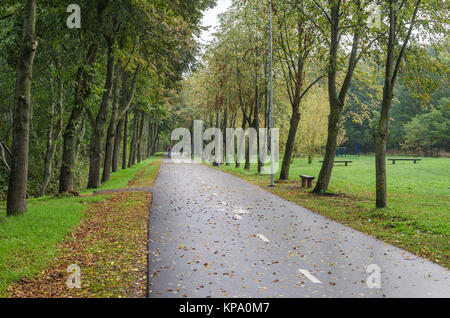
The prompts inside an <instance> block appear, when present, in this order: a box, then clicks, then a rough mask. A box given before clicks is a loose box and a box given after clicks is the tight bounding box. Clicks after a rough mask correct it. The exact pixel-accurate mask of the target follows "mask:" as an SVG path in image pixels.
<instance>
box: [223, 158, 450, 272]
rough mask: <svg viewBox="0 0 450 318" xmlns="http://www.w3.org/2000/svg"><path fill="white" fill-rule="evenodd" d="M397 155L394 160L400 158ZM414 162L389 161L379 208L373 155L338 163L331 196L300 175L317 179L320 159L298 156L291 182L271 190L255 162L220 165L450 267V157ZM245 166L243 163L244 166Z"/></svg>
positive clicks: (274, 191)
mask: <svg viewBox="0 0 450 318" xmlns="http://www.w3.org/2000/svg"><path fill="white" fill-rule="evenodd" d="M397 157H398V156H395V157H393V158H397ZM421 159H422V161H420V162H418V163H417V164H413V162H401V161H400V162H396V164H395V165H392V163H391V162H390V161H389V163H388V164H387V176H388V200H389V201H388V202H389V207H388V208H386V209H381V210H377V209H375V208H374V206H375V165H374V162H375V158H374V157H371V156H362V157H361V158H355V157H354V156H348V157H347V158H346V159H345V160H353V163H351V164H350V165H349V166H348V167H345V166H344V165H342V164H336V165H335V167H334V169H333V174H332V178H331V183H330V188H329V190H330V191H331V192H333V193H334V195H330V196H316V195H313V194H311V193H310V191H308V190H305V189H302V188H301V183H300V182H299V175H300V174H307V175H311V176H315V177H317V176H318V174H319V171H320V167H321V163H319V162H318V160H320V159H316V160H314V162H313V163H312V164H311V165H308V164H307V160H306V159H294V161H293V163H292V165H291V170H290V179H291V180H290V181H288V182H281V183H277V186H276V187H275V188H273V189H272V188H269V187H268V186H267V185H268V184H269V183H270V176H269V175H259V174H257V171H256V169H257V168H256V164H255V165H252V168H251V169H250V170H249V171H245V170H243V169H242V168H241V169H236V168H235V167H234V165H230V166H222V167H221V168H220V169H221V170H224V171H228V172H230V173H233V174H235V175H237V176H239V177H242V178H244V179H246V180H248V181H249V182H251V183H253V184H256V185H258V186H261V187H264V188H265V189H267V190H269V191H272V192H273V193H275V194H277V195H279V196H281V197H284V198H286V199H288V200H291V201H293V202H296V203H298V204H300V205H302V206H304V207H306V208H309V209H311V210H313V211H316V212H318V213H321V214H323V215H325V216H328V217H330V218H332V219H335V220H337V221H339V222H341V223H344V224H346V225H349V226H351V227H353V228H355V229H358V230H360V231H362V232H365V233H367V234H370V235H373V236H375V237H377V238H380V239H382V240H384V241H386V242H389V243H392V244H394V245H397V246H399V247H402V248H405V249H407V250H409V251H411V252H413V253H415V254H417V255H421V256H424V257H427V258H429V259H431V260H433V261H435V262H437V263H440V264H442V265H443V266H446V267H447V268H448V267H449V265H450V257H449V251H450V243H449V237H450V188H449V187H450V184H449V180H450V159H448V158H421ZM241 166H243V165H241ZM278 177H279V173H278V175H277V176H276V178H277V179H278Z"/></svg>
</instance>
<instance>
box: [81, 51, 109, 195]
mask: <svg viewBox="0 0 450 318" xmlns="http://www.w3.org/2000/svg"><path fill="white" fill-rule="evenodd" d="M114 69H115V67H114V56H113V52H112V43H109V44H108V62H107V67H106V81H105V91H104V93H103V97H102V102H101V105H100V109H99V111H98V114H97V117H96V119H95V120H94V118H93V116H92V113H91V112H90V110H89V109H87V114H88V116H89V121H90V123H91V126H92V136H91V145H90V155H89V179H88V186H87V187H88V189H96V188H99V187H100V186H101V167H102V162H103V161H102V157H103V139H104V137H105V127H106V123H107V121H108V113H109V108H110V104H111V97H112V88H113V81H114Z"/></svg>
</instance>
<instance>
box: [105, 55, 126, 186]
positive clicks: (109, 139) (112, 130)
mask: <svg viewBox="0 0 450 318" xmlns="http://www.w3.org/2000/svg"><path fill="white" fill-rule="evenodd" d="M121 67H122V66H121V65H120V62H118V64H117V66H116V78H115V80H114V92H113V109H112V112H111V118H110V121H109V127H108V133H107V134H106V146H105V162H104V164H103V175H102V182H106V181H108V180H109V179H110V178H111V170H112V161H113V152H114V142H115V138H116V131H117V119H118V117H119V115H118V111H119V98H120V85H121V80H122V74H121Z"/></svg>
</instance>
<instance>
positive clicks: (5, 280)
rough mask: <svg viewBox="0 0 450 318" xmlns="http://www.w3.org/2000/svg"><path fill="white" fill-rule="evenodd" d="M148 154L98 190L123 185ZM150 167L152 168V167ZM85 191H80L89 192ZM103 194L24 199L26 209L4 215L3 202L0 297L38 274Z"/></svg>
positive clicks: (132, 176) (143, 165) (136, 172)
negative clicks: (25, 279)
mask: <svg viewBox="0 0 450 318" xmlns="http://www.w3.org/2000/svg"><path fill="white" fill-rule="evenodd" d="M155 160H161V159H160V158H158V157H152V158H150V159H148V160H145V161H143V162H141V163H139V164H136V165H135V166H133V167H132V168H129V169H127V170H121V171H119V172H117V173H114V174H112V177H111V180H110V181H108V182H106V183H105V184H104V185H103V186H102V187H101V189H115V188H123V187H126V186H127V184H128V182H129V181H130V180H131V179H133V178H134V177H135V176H136V175H137V174H138V173H139V172H140V171H141V170H142V169H143V168H144V167H146V166H147V165H149V164H150V163H151V162H152V161H155ZM152 170H153V169H152ZM91 192H92V190H87V191H85V192H83V194H87V193H91ZM104 198H105V196H95V197H84V198H80V197H72V198H52V197H43V198H38V199H31V200H29V201H28V212H27V213H25V214H24V215H22V216H18V217H7V216H6V211H5V203H4V202H3V203H2V204H1V208H0V297H2V296H4V295H5V289H6V288H7V286H8V285H9V284H10V283H11V282H13V281H17V280H19V279H21V278H23V277H32V276H33V275H36V274H37V273H39V272H40V271H41V270H42V269H43V268H45V266H46V265H47V264H48V263H49V262H50V261H51V260H52V259H53V258H54V257H55V256H56V255H57V253H58V243H60V242H62V241H63V239H64V238H65V237H66V236H67V234H68V233H70V232H71V231H72V230H73V229H75V228H76V226H77V225H78V224H79V222H80V220H81V219H82V218H83V211H84V210H85V209H86V208H87V207H88V204H89V203H93V202H98V201H101V200H103V199H104Z"/></svg>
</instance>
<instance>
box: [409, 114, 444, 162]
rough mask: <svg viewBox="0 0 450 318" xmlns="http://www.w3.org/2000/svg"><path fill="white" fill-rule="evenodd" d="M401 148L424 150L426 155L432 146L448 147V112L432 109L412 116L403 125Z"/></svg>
mask: <svg viewBox="0 0 450 318" xmlns="http://www.w3.org/2000/svg"><path fill="white" fill-rule="evenodd" d="M404 130H405V141H404V143H403V146H402V147H403V149H406V150H413V151H417V152H424V153H425V154H426V155H428V154H429V153H430V152H431V151H432V149H433V148H441V147H442V148H444V149H448V147H449V146H450V145H449V140H448V136H449V135H450V116H449V113H448V112H442V111H440V110H434V111H432V112H430V113H427V114H422V115H419V116H416V117H414V118H413V119H412V120H411V122H409V123H408V124H406V125H405V127H404Z"/></svg>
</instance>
